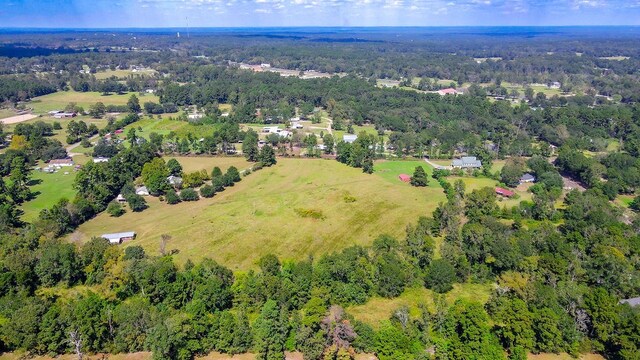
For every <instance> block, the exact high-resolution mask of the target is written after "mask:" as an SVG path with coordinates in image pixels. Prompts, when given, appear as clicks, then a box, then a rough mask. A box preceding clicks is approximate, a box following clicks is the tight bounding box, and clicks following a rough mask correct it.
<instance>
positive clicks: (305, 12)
mask: <svg viewBox="0 0 640 360" xmlns="http://www.w3.org/2000/svg"><path fill="white" fill-rule="evenodd" d="M3 3H4V5H3V6H2V7H1V8H0V24H3V25H1V27H5V28H9V27H22V28H117V27H126V28H163V27H187V26H189V27H298V26H571V25H583V26H584V25H640V0H627V1H625V0H328V1H321V0H114V1H110V0H57V1H56V0H5V1H3Z"/></svg>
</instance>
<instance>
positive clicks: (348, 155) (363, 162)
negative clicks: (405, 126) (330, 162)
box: [336, 132, 384, 174]
mask: <svg viewBox="0 0 640 360" xmlns="http://www.w3.org/2000/svg"><path fill="white" fill-rule="evenodd" d="M383 151H384V141H383V140H382V137H380V138H379V139H378V138H376V136H375V135H372V134H367V133H365V132H361V133H360V134H358V137H357V138H356V140H355V141H354V142H352V143H348V142H345V141H339V142H338V144H337V145H336V160H338V161H339V162H341V163H343V164H347V165H349V166H352V167H356V168H362V171H363V172H365V173H367V174H371V173H373V160H375V159H376V158H379V157H382V155H383Z"/></svg>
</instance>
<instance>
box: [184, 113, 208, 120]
mask: <svg viewBox="0 0 640 360" xmlns="http://www.w3.org/2000/svg"><path fill="white" fill-rule="evenodd" d="M203 117H204V114H189V115H187V118H189V120H198V119H202V118H203Z"/></svg>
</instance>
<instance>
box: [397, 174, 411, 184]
mask: <svg viewBox="0 0 640 360" xmlns="http://www.w3.org/2000/svg"><path fill="white" fill-rule="evenodd" d="M398 179H400V181H403V182H406V183H408V182H409V181H411V176H409V175H407V174H400V175H399V176H398Z"/></svg>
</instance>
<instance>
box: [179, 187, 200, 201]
mask: <svg viewBox="0 0 640 360" xmlns="http://www.w3.org/2000/svg"><path fill="white" fill-rule="evenodd" d="M180 198H181V199H182V201H198V199H200V196H198V193H197V192H196V191H195V190H193V189H192V188H186V189H183V190H182V191H181V192H180Z"/></svg>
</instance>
